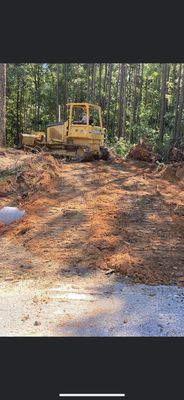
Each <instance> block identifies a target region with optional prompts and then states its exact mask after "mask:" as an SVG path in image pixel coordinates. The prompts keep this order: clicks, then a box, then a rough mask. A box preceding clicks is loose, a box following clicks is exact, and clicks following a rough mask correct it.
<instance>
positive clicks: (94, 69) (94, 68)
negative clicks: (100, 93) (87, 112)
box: [92, 64, 96, 103]
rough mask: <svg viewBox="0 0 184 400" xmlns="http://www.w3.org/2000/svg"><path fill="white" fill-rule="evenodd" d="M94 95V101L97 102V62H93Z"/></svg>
mask: <svg viewBox="0 0 184 400" xmlns="http://www.w3.org/2000/svg"><path fill="white" fill-rule="evenodd" d="M92 87H93V95H92V101H93V103H95V102H96V64H93V86H92Z"/></svg>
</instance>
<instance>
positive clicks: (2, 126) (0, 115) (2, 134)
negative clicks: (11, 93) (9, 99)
mask: <svg viewBox="0 0 184 400" xmlns="http://www.w3.org/2000/svg"><path fill="white" fill-rule="evenodd" d="M0 146H6V64H0Z"/></svg>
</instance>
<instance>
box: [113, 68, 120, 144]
mask: <svg viewBox="0 0 184 400" xmlns="http://www.w3.org/2000/svg"><path fill="white" fill-rule="evenodd" d="M120 70H121V64H119V65H118V71H117V83H116V91H115V95H114V99H115V100H114V111H113V115H114V118H113V125H112V131H113V136H115V130H116V122H117V106H118V94H119V83H120ZM118 117H119V115H118Z"/></svg>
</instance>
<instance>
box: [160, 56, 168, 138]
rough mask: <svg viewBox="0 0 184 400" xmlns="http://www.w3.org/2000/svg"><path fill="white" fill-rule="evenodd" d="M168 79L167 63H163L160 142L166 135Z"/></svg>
mask: <svg viewBox="0 0 184 400" xmlns="http://www.w3.org/2000/svg"><path fill="white" fill-rule="evenodd" d="M166 80H167V64H162V91H161V104H160V142H161V143H162V142H163V137H164V117H165V108H166V98H165V95H166Z"/></svg>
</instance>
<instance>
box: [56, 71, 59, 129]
mask: <svg viewBox="0 0 184 400" xmlns="http://www.w3.org/2000/svg"><path fill="white" fill-rule="evenodd" d="M58 110H59V64H56V121H57V122H58V120H59V118H58V115H59V113H58Z"/></svg>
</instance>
